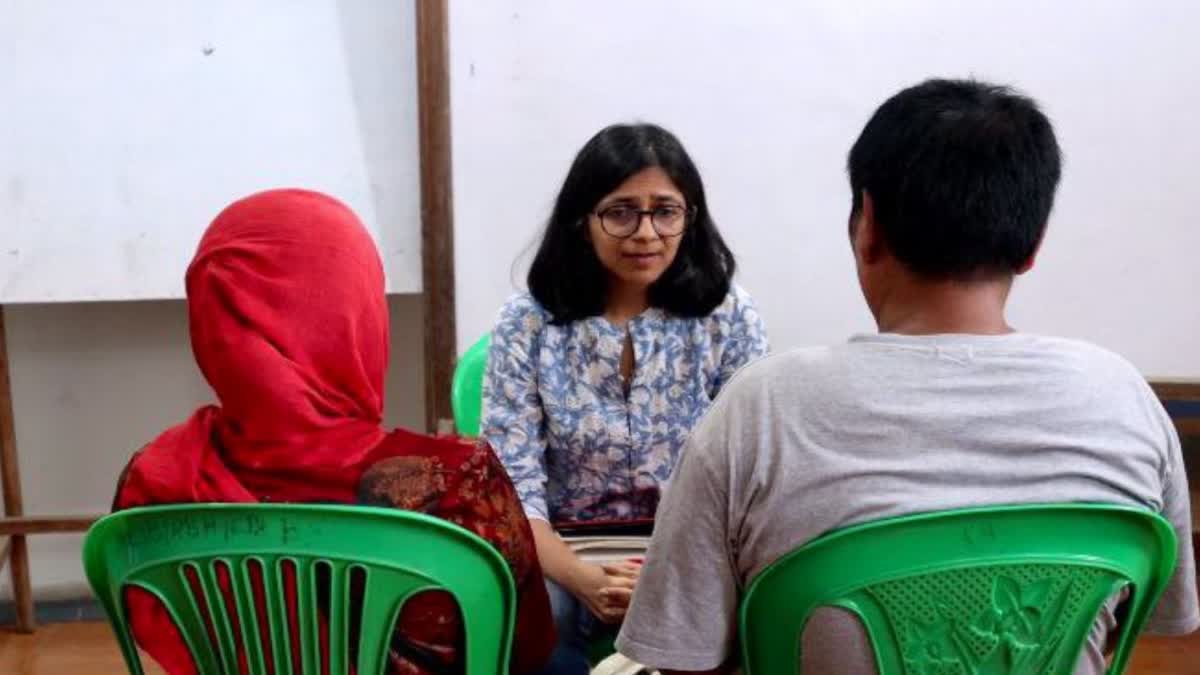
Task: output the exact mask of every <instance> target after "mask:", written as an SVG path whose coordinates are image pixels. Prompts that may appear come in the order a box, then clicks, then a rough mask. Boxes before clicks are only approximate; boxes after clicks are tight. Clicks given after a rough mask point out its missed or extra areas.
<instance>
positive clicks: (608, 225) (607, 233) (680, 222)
mask: <svg viewBox="0 0 1200 675" xmlns="http://www.w3.org/2000/svg"><path fill="white" fill-rule="evenodd" d="M691 207H692V205H691V204H688V203H687V202H686V201H685V200H684V198H683V193H681V192H680V191H679V189H678V188H676V187H675V184H674V183H673V182H672V181H671V179H670V177H668V176H667V174H666V173H665V172H664V171H663V170H662V169H660V168H658V167H650V168H647V169H643V170H641V171H639V172H637V173H635V174H633V175H632V176H630V177H629V178H628V179H626V181H625V182H624V183H621V184H620V185H618V186H617V189H615V190H613V191H612V192H610V193H608V194H607V195H605V196H604V198H603V199H601V200H600V201H599V202H598V203H597V204H596V208H595V209H593V210H592V213H590V214H589V215H588V235H589V236H590V237H591V241H592V245H593V246H594V247H595V250H596V257H597V258H599V259H600V262H601V263H602V264H603V265H604V267H605V269H606V270H608V274H609V280H610V281H611V282H612V283H614V284H618V285H623V286H627V287H631V288H638V289H646V288H648V287H649V286H650V284H653V283H654V282H655V281H657V280H658V278H659V277H661V276H662V274H663V272H665V271H667V268H668V267H670V266H671V263H672V262H673V261H674V260H675V255H676V253H678V252H679V241H680V240H681V239H682V238H683V231H684V229H685V228H686V227H687V225H688V221H689V217H688V216H689V213H690V209H691Z"/></svg>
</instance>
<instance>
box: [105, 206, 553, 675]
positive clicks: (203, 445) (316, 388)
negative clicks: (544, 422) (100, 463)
mask: <svg viewBox="0 0 1200 675" xmlns="http://www.w3.org/2000/svg"><path fill="white" fill-rule="evenodd" d="M187 296H188V316H189V321H190V324H191V334H192V351H193V352H194V353H195V356H196V362H197V363H198V364H199V365H200V370H201V371H202V372H203V373H204V377H205V378H206V379H207V380H208V383H209V384H210V385H212V388H213V390H214V391H215V392H216V394H217V398H218V399H219V400H220V405H219V406H216V405H214V406H207V407H204V408H201V409H200V410H197V411H196V412H195V413H194V414H192V416H191V418H190V419H189V420H188V421H186V422H184V423H183V424H181V425H179V426H176V427H174V428H171V429H168V430H167V431H166V432H165V433H163V434H162V435H161V436H159V437H158V438H157V439H155V440H154V441H153V442H151V443H150V444H149V445H148V446H146V447H145V448H144V449H143V450H142V451H141V452H139V453H138V454H137V455H136V456H135V457H134V458H133V460H131V461H130V463H129V466H128V467H127V468H126V472H125V475H124V476H123V477H122V479H121V483H120V486H119V487H118V490H117V498H116V500H115V504H114V507H115V508H117V509H125V508H130V507H133V506H144V505H154V504H172V503H187V502H255V501H279V502H340V503H355V502H356V501H357V500H358V497H359V483H360V479H362V478H363V475H364V473H365V472H366V471H367V470H368V469H371V468H372V466H373V465H376V463H377V462H380V460H385V459H388V460H390V459H392V458H408V459H411V460H414V461H416V464H415V465H414V466H418V467H423V469H422V471H423V472H424V473H422V474H421V475H425V474H428V476H427V477H428V478H430V480H426V481H416V482H418V483H422V484H423V485H425V484H427V485H426V487H428V488H429V489H428V492H429V494H430V495H432V497H431V499H432V500H433V501H432V502H431V503H429V504H424V505H425V506H428V507H430V508H429V511H428V512H430V513H433V514H434V515H436V516H438V517H443V518H446V519H447V520H450V521H451V522H455V523H457V524H459V525H462V526H464V527H467V528H468V529H470V530H472V531H474V532H475V533H476V534H479V535H480V536H483V537H484V538H485V539H488V540H489V541H491V542H492V543H493V544H494V545H496V546H497V548H498V549H499V550H500V551H501V553H502V554H504V555H505V557H506V559H508V560H509V562H510V564H511V565H512V566H513V571H514V574H515V576H516V579H517V586H518V593H519V600H518V615H517V627H516V630H517V635H518V641H517V644H516V647H515V648H514V650H513V669H514V672H521V671H526V670H532V669H534V668H535V667H538V666H540V664H542V663H544V662H545V660H546V658H547V657H548V655H549V651H550V649H551V648H552V646H553V644H554V628H553V622H552V619H551V615H550V606H549V602H548V599H547V597H546V590H545V586H544V584H543V581H542V574H541V570H540V568H539V566H538V564H537V555H536V552H535V548H534V543H533V534H532V532H531V531H530V529H529V523H528V521H526V520H525V518H524V516H523V515H522V514H521V509H520V504H519V500H518V498H517V495H516V492H515V490H514V489H513V487H512V483H511V482H510V481H509V480H508V477H507V475H506V474H505V472H504V469H503V467H502V466H501V465H500V463H499V460H497V459H496V457H495V454H494V453H492V452H491V450H490V449H488V448H486V446H478V447H477V446H474V445H472V444H469V443H463V442H461V441H458V440H456V439H441V438H431V437H428V436H421V435H419V434H414V433H410V432H406V431H403V430H395V431H393V432H391V433H386V434H385V433H384V431H383V430H382V429H381V428H380V422H381V418H382V412H383V379H384V372H385V371H386V369H387V356H388V315H387V302H386V299H385V296H384V279H383V268H382V265H381V263H380V260H379V254H378V251H377V250H376V248H375V244H374V242H373V241H372V240H371V237H370V236H369V235H368V234H367V232H366V230H365V229H364V228H363V226H362V224H361V223H360V222H359V221H358V219H357V218H356V217H355V216H354V214H353V213H352V212H351V211H350V210H349V209H348V208H346V206H344V205H343V204H341V203H340V202H338V201H337V200H335V199H332V198H330V197H327V196H325V195H322V194H318V193H315V192H307V191H304V190H272V191H269V192H261V193H259V194H256V195H252V196H250V197H247V198H246V199H243V200H241V201H239V202H235V203H234V204H232V205H231V206H229V207H228V208H226V209H225V210H224V211H222V212H221V214H220V215H218V216H217V218H216V220H214V221H213V223H212V225H210V226H209V228H208V231H206V232H205V233H204V237H203V238H202V239H201V241H200V247H199V250H197V251H196V257H195V259H194V260H193V261H192V264H191V265H190V266H189V267H188V271H187ZM418 473H421V472H418ZM402 475H407V474H403V472H402ZM377 482H378V481H377ZM383 482H384V483H387V481H383ZM409 482H413V481H409ZM400 483H405V481H400ZM430 486H432V487H430ZM385 487H386V486H385ZM393 487H394V486H393ZM381 489H382V488H381ZM382 491H383V492H385V493H386V492H387V489H382ZM416 492H417V493H420V494H424V492H422V490H420V489H418V490H416ZM406 500H407V501H406ZM384 501H387V500H384ZM408 501H411V495H410V496H409V497H407V498H406V497H401V498H398V499H397V500H395V501H394V502H388V505H392V506H397V507H402V508H413V507H414V506H419V504H413V505H408ZM422 503H423V502H422ZM428 595H429V596H430V597H426V598H424V599H422V598H420V597H418V598H413V599H412V601H410V602H409V603H407V604H406V605H405V607H404V610H403V612H402V614H401V617H400V623H399V626H398V628H399V634H400V637H401V638H402V639H403V640H402V641H404V642H405V644H409V645H418V646H422V645H424V646H427V647H429V648H430V649H431V650H433V651H436V650H438V649H441V650H443V651H444V652H445V653H446V654H447V656H446V659H448V660H450V661H453V660H454V659H455V658H458V657H457V656H455V651H454V650H455V649H456V647H455V645H456V643H457V637H456V636H459V635H461V622H460V621H459V615H458V611H457V608H456V607H455V605H454V601H453V599H451V598H450V596H448V595H446V594H444V593H441V594H439V593H430V594H428ZM127 602H128V605H129V610H130V621H131V623H132V624H133V632H134V635H135V636H136V637H137V639H138V642H139V643H140V644H141V646H142V647H143V648H144V649H146V651H148V652H149V653H150V654H151V656H153V657H154V659H155V660H156V661H158V663H159V664H160V665H161V666H162V667H163V668H164V670H166V672H168V673H170V674H171V675H187V674H191V673H195V667H194V665H193V664H192V661H191V656H190V654H189V653H188V651H187V648H186V646H185V645H184V643H183V640H182V638H181V637H180V636H179V634H178V630H177V629H176V628H175V626H174V623H173V622H172V620H171V618H170V616H169V615H168V614H167V612H166V610H165V609H164V608H163V607H162V605H161V604H159V603H158V601H157V600H156V599H155V598H154V597H153V596H151V595H150V594H149V593H147V592H145V591H142V590H141V589H138V588H133V589H129V592H128V593H127ZM522 636H524V637H522ZM147 638H148V639H147ZM393 644H396V643H395V641H393ZM293 646H295V645H293ZM393 658H397V657H395V655H393ZM405 658H408V657H403V658H401V659H400V660H399V661H397V663H396V664H394V668H393V669H394V670H396V671H398V672H404V673H407V672H420V669H418V668H414V667H412V662H411V661H405V660H404V659H405Z"/></svg>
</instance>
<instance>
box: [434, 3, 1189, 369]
mask: <svg viewBox="0 0 1200 675" xmlns="http://www.w3.org/2000/svg"><path fill="white" fill-rule="evenodd" d="M450 9H451V26H450V39H451V69H452V72H451V85H452V87H451V102H452V105H453V116H452V123H453V138H454V158H453V159H454V180H455V184H454V200H455V203H454V210H455V247H456V251H455V253H456V262H457V269H458V295H457V297H458V327H459V334H458V341H459V346H460V348H465V347H466V346H467V345H469V344H471V342H472V341H473V340H474V339H475V338H476V337H477V336H478V335H479V334H480V333H481V332H483V331H485V330H488V329H489V328H490V326H491V324H492V322H493V320H494V318H495V316H496V310H497V308H498V307H499V306H500V304H501V303H502V302H503V301H504V299H505V297H506V296H507V295H509V294H510V293H512V292H513V291H514V290H515V289H516V288H517V287H519V286H520V285H521V283H522V280H523V277H524V271H525V266H524V265H523V264H519V265H517V267H516V270H515V271H516V274H515V276H516V280H517V283H516V284H514V283H512V277H513V276H514V275H513V274H512V271H513V263H514V261H516V260H517V259H518V256H519V255H520V254H521V252H522V251H523V250H524V249H525V248H526V247H527V246H528V245H529V244H530V242H532V241H533V240H534V239H535V238H536V237H537V236H538V234H539V231H540V229H541V227H542V225H543V223H544V221H545V219H546V217H547V216H548V215H549V211H550V206H551V204H552V201H553V199H554V196H555V192H556V191H557V190H558V188H559V186H560V185H561V182H562V179H563V177H564V175H565V173H566V170H567V167H568V165H569V164H570V162H571V160H572V158H573V156H574V154H575V152H576V151H577V150H578V149H579V148H580V147H581V146H582V144H583V143H584V142H585V141H586V140H587V139H588V137H590V136H591V135H592V134H593V133H595V132H596V131H598V130H599V129H600V128H601V127H603V126H605V125H607V124H611V123H614V122H621V121H632V120H645V121H653V122H658V123H660V124H663V125H664V126H666V127H668V128H670V129H672V130H673V131H675V132H676V133H677V134H678V135H679V136H680V137H681V138H682V139H683V141H684V144H685V145H686V146H687V147H688V148H689V150H690V152H691V153H692V154H693V157H694V158H695V159H696V160H697V163H698V164H699V165H700V169H701V172H702V173H703V175H704V177H705V182H706V187H707V188H708V190H709V193H708V194H709V200H710V205H711V207H712V211H713V213H714V215H715V218H716V220H717V222H718V223H719V225H720V226H721V229H722V231H723V232H724V233H725V234H726V235H727V238H728V239H729V241H730V244H731V245H732V247H733V249H734V251H735V253H736V254H737V255H738V259H739V261H740V263H741V270H742V271H741V273H740V276H739V279H740V281H741V283H742V284H743V285H744V286H746V287H747V288H748V290H749V291H750V292H751V293H752V294H753V295H754V296H755V298H756V299H757V300H758V302H759V305H760V308H761V310H762V313H763V316H764V318H765V320H766V322H767V327H768V329H769V331H770V333H771V337H772V343H773V345H774V347H775V348H776V349H783V348H789V347H795V346H800V345H809V344H821V343H830V342H837V341H841V340H844V339H845V338H846V336H847V335H848V334H850V333H852V332H855V331H862V330H871V329H872V328H873V326H872V323H871V319H870V316H869V314H868V313H867V310H866V307H865V306H864V305H863V302H862V300H861V298H860V296H859V291H858V288H857V284H856V280H855V277H854V272H853V262H852V260H851V256H850V251H849V245H848V242H847V237H846V218H847V215H848V210H849V206H850V193H849V187H848V185H847V182H846V178H845V174H844V165H845V157H846V153H847V151H848V150H849V148H850V146H851V144H852V143H853V142H854V139H855V138H856V137H857V135H858V133H859V132H860V130H861V128H862V126H863V124H864V123H865V122H866V120H867V119H868V117H869V116H870V114H871V113H872V112H873V110H874V109H875V107H876V106H878V105H879V104H880V103H881V102H882V101H883V100H884V99H885V98H886V97H888V96H890V95H892V94H893V93H895V92H896V91H898V90H899V89H900V88H901V87H903V86H906V85H909V84H913V83H916V82H918V81H920V80H922V79H925V78H927V77H930V76H935V75H941V76H960V77H961V76H972V75H974V76H978V77H980V78H984V79H992V80H996V81H999V82H1003V83H1010V84H1014V85H1017V86H1018V87H1021V88H1023V89H1025V90H1026V91H1028V92H1029V93H1030V94H1031V95H1033V96H1034V97H1035V98H1037V99H1038V100H1039V101H1040V102H1041V103H1042V104H1043V105H1044V107H1045V109H1046V110H1047V112H1048V113H1049V114H1050V116H1051V117H1052V118H1053V119H1054V121H1055V123H1056V125H1057V130H1058V134H1059V140H1060V142H1061V144H1062V146H1063V149H1064V151H1065V153H1066V162H1067V163H1066V168H1065V174H1064V180H1063V183H1062V188H1061V191H1060V194H1059V200H1058V204H1057V207H1056V209H1055V212H1054V214H1053V216H1052V220H1051V224H1050V230H1049V234H1048V237H1047V239H1046V241H1045V246H1044V249H1043V251H1042V256H1041V258H1040V260H1039V264H1038V266H1037V268H1036V269H1035V270H1034V271H1033V273H1032V274H1030V275H1029V276H1028V277H1026V278H1023V279H1022V281H1021V282H1020V283H1019V285H1018V288H1017V291H1016V293H1015V295H1014V298H1013V303H1012V318H1013V320H1014V322H1015V323H1016V325H1017V326H1019V327H1020V328H1022V329H1024V330H1028V331H1033V332H1040V333H1051V334H1060V335H1066V336H1075V337H1084V338H1088V339H1091V340H1093V341H1096V342H1099V343H1100V344H1102V345H1105V346H1108V347H1110V348H1112V349H1115V350H1117V351H1119V352H1121V353H1123V354H1125V355H1126V356H1127V357H1129V358H1130V359H1131V360H1132V361H1133V362H1134V363H1135V364H1136V365H1137V366H1138V367H1139V368H1140V369H1141V370H1142V371H1143V372H1145V373H1146V374H1148V375H1152V376H1174V377H1200V349H1197V348H1196V344H1197V343H1196V335H1197V334H1200V305H1197V303H1196V297H1195V296H1196V292H1197V290H1198V289H1200V265H1198V264H1196V252H1197V251H1200V227H1196V226H1195V223H1194V220H1195V210H1196V209H1195V207H1194V204H1193V202H1194V198H1193V195H1194V194H1195V192H1196V190H1195V189H1194V183H1195V175H1196V170H1195V169H1196V158H1197V157H1200V135H1197V134H1195V133H1194V127H1195V117H1196V112H1195V111H1196V110H1197V109H1198V108H1200V77H1197V73H1196V64H1197V63H1200V46H1198V43H1197V42H1196V41H1195V30H1194V29H1195V26H1196V25H1197V24H1200V3H1196V2H1190V1H1187V0H1162V1H1160V2H1152V3H1147V2H1140V1H1137V0H1060V1H1057V2H1041V1H1040V0H1004V1H996V0H986V1H982V0H973V1H972V2H959V1H958V0H905V1H904V2H891V1H888V0H810V1H806V2H768V1H767V0H762V1H756V2H745V3H731V2H728V1H727V0H662V1H659V2H642V1H640V0H609V1H607V2H582V1H579V2H558V1H552V0H496V1H495V2H488V3H471V2H452V3H451V4H450Z"/></svg>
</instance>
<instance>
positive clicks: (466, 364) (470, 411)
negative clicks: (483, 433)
mask: <svg viewBox="0 0 1200 675" xmlns="http://www.w3.org/2000/svg"><path fill="white" fill-rule="evenodd" d="M491 338H492V336H491V334H490V333H485V334H484V336H483V337H481V338H479V340H478V341H477V342H476V343H475V344H473V345H471V348H470V349H468V350H467V353H466V354H463V357H462V358H461V359H459V360H458V366H457V367H455V369H454V379H453V380H452V381H451V383H450V407H451V408H452V409H453V410H454V428H455V429H457V430H458V435H459V436H466V437H468V438H474V437H475V436H478V435H479V418H480V416H481V415H482V409H483V376H484V373H485V371H487V358H488V348H489V347H490V346H491V341H492V340H491Z"/></svg>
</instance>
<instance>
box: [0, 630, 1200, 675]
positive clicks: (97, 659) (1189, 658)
mask: <svg viewBox="0 0 1200 675" xmlns="http://www.w3.org/2000/svg"><path fill="white" fill-rule="evenodd" d="M144 663H145V664H146V666H147V668H146V675H163V671H162V670H161V669H159V668H158V667H156V666H154V664H152V663H150V662H149V661H148V660H147V661H144ZM1126 672H1127V673H1128V674H1129V675H1197V673H1200V633H1193V634H1192V635H1189V636H1187V637H1184V638H1150V637H1148V638H1143V639H1142V640H1141V642H1140V643H1139V644H1138V647H1137V649H1136V650H1135V651H1134V655H1133V665H1132V666H1131V667H1130V668H1129V670H1127V671H1126ZM0 673H4V675H63V674H64V673H65V674H67V675H125V673H126V670H125V666H124V665H123V663H122V662H121V654H120V652H119V651H118V650H117V643H116V642H115V641H114V640H113V637H112V634H111V633H110V632H109V628H108V625H107V624H102V623H65V624H51V625H48V626H42V627H41V628H39V629H38V631H37V633H35V634H34V635H16V634H14V633H8V632H0Z"/></svg>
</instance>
